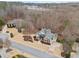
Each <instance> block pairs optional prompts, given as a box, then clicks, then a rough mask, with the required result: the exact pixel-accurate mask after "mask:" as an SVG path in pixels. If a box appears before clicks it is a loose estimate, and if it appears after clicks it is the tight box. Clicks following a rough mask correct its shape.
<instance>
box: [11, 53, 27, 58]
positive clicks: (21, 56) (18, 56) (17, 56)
mask: <svg viewBox="0 0 79 59" xmlns="http://www.w3.org/2000/svg"><path fill="white" fill-rule="evenodd" d="M12 58H27V57H25V56H23V55H20V54H17V55H15V56H13V57H12Z"/></svg>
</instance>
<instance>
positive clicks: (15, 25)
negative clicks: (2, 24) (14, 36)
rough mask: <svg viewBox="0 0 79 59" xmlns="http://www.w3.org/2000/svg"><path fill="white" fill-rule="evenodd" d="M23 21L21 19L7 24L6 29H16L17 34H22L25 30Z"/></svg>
mask: <svg viewBox="0 0 79 59" xmlns="http://www.w3.org/2000/svg"><path fill="white" fill-rule="evenodd" d="M25 24H26V23H25V21H24V20H23V19H14V20H12V21H9V23H7V27H8V28H17V29H18V32H22V29H23V28H25Z"/></svg>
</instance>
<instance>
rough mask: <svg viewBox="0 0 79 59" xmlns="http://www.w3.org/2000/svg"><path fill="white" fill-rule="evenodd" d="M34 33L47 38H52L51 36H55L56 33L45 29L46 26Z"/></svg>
mask: <svg viewBox="0 0 79 59" xmlns="http://www.w3.org/2000/svg"><path fill="white" fill-rule="evenodd" d="M36 35H37V36H40V35H42V36H45V37H44V38H45V39H48V40H53V38H56V37H57V36H56V34H54V33H52V32H51V30H50V29H46V28H43V29H42V30H41V31H39V32H37V33H36Z"/></svg>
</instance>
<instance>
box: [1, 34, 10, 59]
mask: <svg viewBox="0 0 79 59" xmlns="http://www.w3.org/2000/svg"><path fill="white" fill-rule="evenodd" d="M8 38H9V36H8V35H7V34H4V33H0V56H1V57H2V58H6V57H8V55H7V52H6V51H7V49H9V47H10V45H11V43H10V41H9V40H8Z"/></svg>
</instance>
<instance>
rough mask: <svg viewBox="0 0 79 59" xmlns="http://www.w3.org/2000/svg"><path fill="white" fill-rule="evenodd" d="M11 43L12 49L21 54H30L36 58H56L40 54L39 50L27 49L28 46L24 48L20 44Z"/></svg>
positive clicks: (44, 53)
mask: <svg viewBox="0 0 79 59" xmlns="http://www.w3.org/2000/svg"><path fill="white" fill-rule="evenodd" d="M11 42H12V47H14V48H17V49H18V50H20V51H22V52H26V53H30V54H32V55H33V56H36V57H38V58H57V57H56V56H51V55H49V54H48V53H46V52H42V51H40V50H37V49H34V48H31V47H28V46H24V45H22V44H19V43H16V42H14V41H11Z"/></svg>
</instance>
